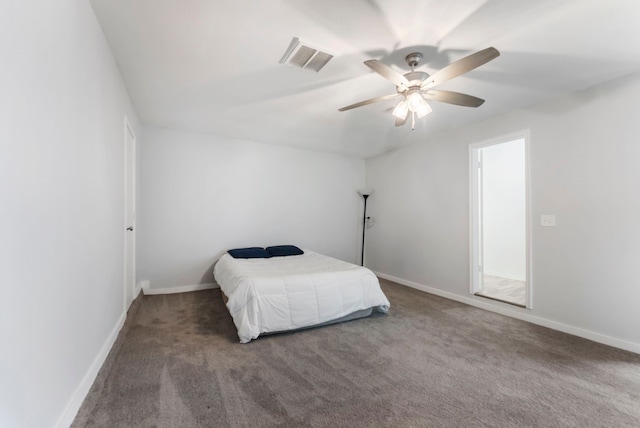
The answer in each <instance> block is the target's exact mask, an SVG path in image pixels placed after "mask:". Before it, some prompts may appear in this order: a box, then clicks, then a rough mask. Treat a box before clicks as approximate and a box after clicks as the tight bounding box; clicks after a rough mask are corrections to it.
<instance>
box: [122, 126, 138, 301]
mask: <svg viewBox="0 0 640 428" xmlns="http://www.w3.org/2000/svg"><path fill="white" fill-rule="evenodd" d="M129 141H131V147H129ZM136 149H137V139H136V134H135V133H134V131H133V128H132V127H131V124H130V123H129V119H128V118H127V116H126V115H125V116H124V174H123V181H124V184H123V190H124V227H123V233H124V264H123V267H124V273H123V281H124V285H123V292H124V293H123V294H124V296H123V302H124V311H125V312H126V311H127V310H129V306H131V303H132V302H133V301H134V300H135V298H136V297H137V295H138V293H139V292H140V290H138V289H137V286H136ZM129 192H130V193H129ZM129 195H130V198H131V200H129ZM129 223H130V224H129ZM129 226H131V227H133V230H132V231H128V230H127V228H128V227H129ZM129 237H130V238H131V248H130V251H129V247H128V239H129ZM129 264H131V269H132V272H133V280H132V284H131V286H129V284H128V282H129V279H130V278H127V274H128V270H127V267H128V265H129ZM129 296H131V297H129Z"/></svg>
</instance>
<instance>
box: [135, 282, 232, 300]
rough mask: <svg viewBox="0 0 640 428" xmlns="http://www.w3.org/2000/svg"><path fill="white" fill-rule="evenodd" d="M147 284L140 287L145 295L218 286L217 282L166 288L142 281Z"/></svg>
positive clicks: (185, 291) (208, 288) (209, 288)
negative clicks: (155, 286)
mask: <svg viewBox="0 0 640 428" xmlns="http://www.w3.org/2000/svg"><path fill="white" fill-rule="evenodd" d="M143 282H144V283H145V284H146V285H147V286H146V287H144V286H143V288H142V292H143V293H144V294H145V295H147V296H151V295H156V294H175V293H187V292H189V291H200V290H211V289H213V288H220V286H219V285H218V284H214V283H211V284H195V285H178V286H176V287H167V288H151V284H150V282H149V281H143Z"/></svg>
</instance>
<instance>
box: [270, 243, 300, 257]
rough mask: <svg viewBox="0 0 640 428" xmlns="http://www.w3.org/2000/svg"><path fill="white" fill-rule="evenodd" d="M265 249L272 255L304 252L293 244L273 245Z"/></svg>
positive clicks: (297, 254)
mask: <svg viewBox="0 0 640 428" xmlns="http://www.w3.org/2000/svg"><path fill="white" fill-rule="evenodd" d="M267 251H268V252H269V254H271V256H272V257H282V256H299V255H300V254H304V251H302V250H301V249H300V248H298V247H296V246H295V245H275V246H273V247H267Z"/></svg>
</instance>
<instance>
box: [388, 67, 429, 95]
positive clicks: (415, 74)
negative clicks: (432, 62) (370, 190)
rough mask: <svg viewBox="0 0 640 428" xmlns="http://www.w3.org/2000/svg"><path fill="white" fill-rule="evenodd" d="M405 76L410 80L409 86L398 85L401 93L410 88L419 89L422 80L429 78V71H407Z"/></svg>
mask: <svg viewBox="0 0 640 428" xmlns="http://www.w3.org/2000/svg"><path fill="white" fill-rule="evenodd" d="M404 77H406V78H407V80H408V81H409V86H408V87H407V86H396V90H397V91H398V92H399V93H404V92H406V91H408V90H409V89H419V88H420V85H422V82H424V81H425V80H427V79H428V78H429V73H425V72H424V71H410V72H409V73H406V74H405V75H404Z"/></svg>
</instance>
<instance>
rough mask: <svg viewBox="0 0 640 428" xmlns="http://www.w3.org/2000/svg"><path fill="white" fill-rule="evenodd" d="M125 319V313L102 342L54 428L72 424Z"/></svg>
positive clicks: (63, 427) (62, 427)
mask: <svg viewBox="0 0 640 428" xmlns="http://www.w3.org/2000/svg"><path fill="white" fill-rule="evenodd" d="M126 318H127V314H126V312H124V313H123V314H122V315H121V316H120V318H119V319H118V321H117V322H116V325H115V326H114V327H113V329H112V330H111V332H110V333H109V336H107V339H106V340H105V341H104V344H103V345H102V348H100V352H98V355H97V356H96V358H95V359H94V360H93V363H92V364H91V366H90V367H89V370H88V371H87V373H86V374H85V375H84V378H82V382H80V385H78V387H77V388H76V390H75V392H74V393H73V395H72V396H71V399H70V400H69V402H68V403H67V406H66V407H65V409H64V411H63V412H62V416H61V417H60V419H58V423H57V424H56V427H59V428H66V427H69V426H70V425H71V424H72V423H73V420H74V419H75V417H76V415H77V414H78V410H80V406H82V402H83V401H84V399H85V398H86V397H87V394H88V393H89V390H90V389H91V386H92V385H93V382H95V380H96V377H97V376H98V372H99V371H100V369H101V368H102V365H103V364H104V362H105V360H106V359H107V356H108V355H109V352H110V351H111V348H112V347H113V344H114V343H115V341H116V339H117V338H118V333H120V330H121V329H122V326H124V321H125V319H126Z"/></svg>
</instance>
